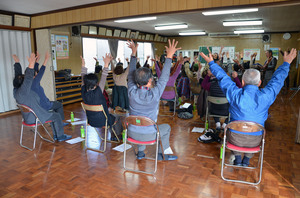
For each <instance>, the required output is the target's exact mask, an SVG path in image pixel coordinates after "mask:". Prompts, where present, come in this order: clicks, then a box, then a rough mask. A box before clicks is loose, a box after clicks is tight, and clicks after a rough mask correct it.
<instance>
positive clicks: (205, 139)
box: [198, 129, 215, 143]
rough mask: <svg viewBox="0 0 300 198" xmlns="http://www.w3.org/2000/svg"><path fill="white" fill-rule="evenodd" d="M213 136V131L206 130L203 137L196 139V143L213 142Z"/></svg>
mask: <svg viewBox="0 0 300 198" xmlns="http://www.w3.org/2000/svg"><path fill="white" fill-rule="evenodd" d="M212 135H213V130H212V129H208V130H207V132H206V133H205V134H203V135H201V136H200V137H199V138H198V141H199V142H203V143H211V142H214V141H215V140H214V139H213V137H212Z"/></svg>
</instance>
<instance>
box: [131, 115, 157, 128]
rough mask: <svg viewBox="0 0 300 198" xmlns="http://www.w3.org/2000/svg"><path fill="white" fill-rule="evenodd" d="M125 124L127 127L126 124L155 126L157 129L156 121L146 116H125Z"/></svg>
mask: <svg viewBox="0 0 300 198" xmlns="http://www.w3.org/2000/svg"><path fill="white" fill-rule="evenodd" d="M125 125H126V127H128V125H135V126H156V128H157V129H158V127H157V125H156V123H155V122H154V121H153V120H151V119H150V118H148V117H145V116H133V115H131V116H128V117H126V118H125Z"/></svg>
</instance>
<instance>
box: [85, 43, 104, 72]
mask: <svg viewBox="0 0 300 198" xmlns="http://www.w3.org/2000/svg"><path fill="white" fill-rule="evenodd" d="M82 47H83V57H84V59H85V66H86V68H87V69H88V73H91V72H94V71H95V63H96V61H95V60H94V57H97V59H98V61H99V64H100V65H102V66H104V62H103V58H102V56H105V54H106V53H110V49H109V45H108V41H107V40H106V39H94V38H83V39H82Z"/></svg>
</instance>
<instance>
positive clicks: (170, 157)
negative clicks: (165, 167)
mask: <svg viewBox="0 0 300 198" xmlns="http://www.w3.org/2000/svg"><path fill="white" fill-rule="evenodd" d="M164 156H165V160H164V158H163V155H162V154H161V153H159V154H158V157H157V160H160V161H161V160H164V161H173V160H177V159H178V157H177V156H176V155H164Z"/></svg>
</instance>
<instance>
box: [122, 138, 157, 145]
mask: <svg viewBox="0 0 300 198" xmlns="http://www.w3.org/2000/svg"><path fill="white" fill-rule="evenodd" d="M127 141H128V142H131V143H134V144H144V145H146V144H155V142H156V140H152V141H147V142H142V141H138V140H134V139H132V138H130V137H128V138H127Z"/></svg>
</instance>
